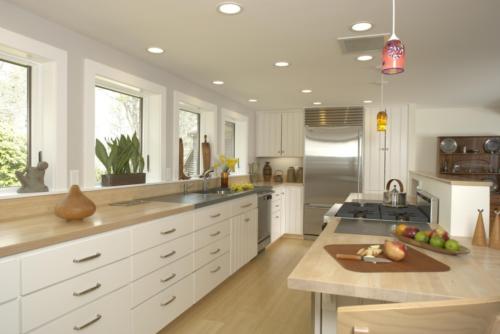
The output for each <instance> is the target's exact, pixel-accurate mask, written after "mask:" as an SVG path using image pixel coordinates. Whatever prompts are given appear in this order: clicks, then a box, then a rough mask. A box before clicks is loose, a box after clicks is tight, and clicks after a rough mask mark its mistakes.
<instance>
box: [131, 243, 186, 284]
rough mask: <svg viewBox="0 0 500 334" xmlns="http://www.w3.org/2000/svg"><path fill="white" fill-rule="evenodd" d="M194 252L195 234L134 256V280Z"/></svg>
mask: <svg viewBox="0 0 500 334" xmlns="http://www.w3.org/2000/svg"><path fill="white" fill-rule="evenodd" d="M192 252H193V234H188V235H186V236H184V237H180V238H178V239H175V240H172V241H169V242H167V243H164V244H162V245H160V246H156V247H154V248H151V249H148V250H146V251H144V252H142V253H139V254H135V255H133V256H132V280H137V279H139V278H141V277H143V276H146V275H147V274H149V273H151V272H153V271H155V270H157V269H159V268H161V267H163V266H165V265H167V264H169V263H172V262H174V261H176V260H178V259H180V258H181V257H184V256H186V255H187V254H189V253H192Z"/></svg>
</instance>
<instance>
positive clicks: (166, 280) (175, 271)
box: [132, 254, 194, 307]
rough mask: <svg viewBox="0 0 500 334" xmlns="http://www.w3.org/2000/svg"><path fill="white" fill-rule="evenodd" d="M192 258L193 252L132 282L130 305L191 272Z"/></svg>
mask: <svg viewBox="0 0 500 334" xmlns="http://www.w3.org/2000/svg"><path fill="white" fill-rule="evenodd" d="M193 258H194V255H193V254H190V255H187V256H185V257H183V258H182V259H180V260H178V261H175V262H174V263H171V264H169V265H167V266H165V267H163V268H161V269H160V270H157V271H154V272H152V273H151V274H149V275H147V276H144V277H143V278H141V279H140V280H137V281H135V282H134V283H132V307H135V306H137V305H139V304H140V303H142V302H143V301H145V300H146V299H148V298H150V297H151V296H153V295H155V294H157V293H158V292H160V291H161V290H163V289H165V288H167V287H169V286H171V285H172V284H174V283H176V282H178V281H179V280H181V279H182V278H184V277H186V276H187V275H189V274H191V273H192V272H193Z"/></svg>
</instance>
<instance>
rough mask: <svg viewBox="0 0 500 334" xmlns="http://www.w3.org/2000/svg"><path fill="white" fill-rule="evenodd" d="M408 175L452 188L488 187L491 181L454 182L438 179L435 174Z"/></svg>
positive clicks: (447, 179)
mask: <svg viewBox="0 0 500 334" xmlns="http://www.w3.org/2000/svg"><path fill="white" fill-rule="evenodd" d="M410 175H416V176H420V177H426V178H428V179H431V180H435V181H438V182H442V183H447V184H451V185H454V186H469V187H490V186H491V184H492V183H491V181H478V180H455V179H452V178H445V177H440V176H438V175H436V174H433V173H429V172H421V171H413V170H412V171H410Z"/></svg>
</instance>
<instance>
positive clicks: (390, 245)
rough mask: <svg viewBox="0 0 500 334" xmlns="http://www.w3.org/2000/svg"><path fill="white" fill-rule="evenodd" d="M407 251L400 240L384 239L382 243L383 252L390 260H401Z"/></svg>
mask: <svg viewBox="0 0 500 334" xmlns="http://www.w3.org/2000/svg"><path fill="white" fill-rule="evenodd" d="M407 252H408V249H407V248H406V245H405V244H404V243H402V242H399V241H390V240H386V241H385V243H384V254H385V256H387V257H388V258H389V259H391V260H392V261H402V260H403V259H404V258H405V256H406V253H407Z"/></svg>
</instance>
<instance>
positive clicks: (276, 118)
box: [256, 111, 304, 157]
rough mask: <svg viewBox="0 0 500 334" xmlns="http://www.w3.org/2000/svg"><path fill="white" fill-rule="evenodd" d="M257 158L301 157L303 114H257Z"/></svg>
mask: <svg viewBox="0 0 500 334" xmlns="http://www.w3.org/2000/svg"><path fill="white" fill-rule="evenodd" d="M256 137H257V156H258V157H302V156H303V155H304V112H303V111H293V112H292V111H290V112H258V113H257V130H256Z"/></svg>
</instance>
